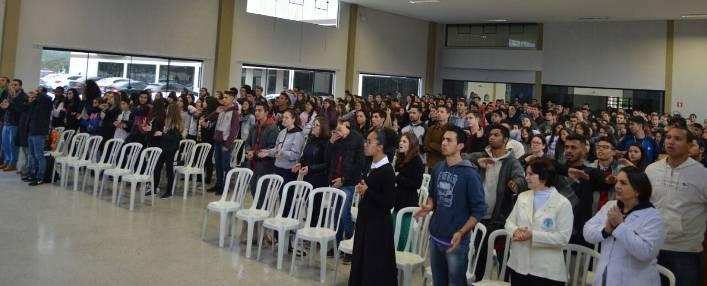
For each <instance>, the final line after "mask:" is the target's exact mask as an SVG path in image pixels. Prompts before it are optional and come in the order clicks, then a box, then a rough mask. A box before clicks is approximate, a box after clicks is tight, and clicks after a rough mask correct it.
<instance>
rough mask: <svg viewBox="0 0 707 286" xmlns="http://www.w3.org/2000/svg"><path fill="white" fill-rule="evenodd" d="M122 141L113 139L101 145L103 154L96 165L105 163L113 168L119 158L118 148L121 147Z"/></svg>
mask: <svg viewBox="0 0 707 286" xmlns="http://www.w3.org/2000/svg"><path fill="white" fill-rule="evenodd" d="M124 142H125V141H123V139H120V138H113V139H110V140H108V141H106V144H103V153H101V158H100V159H98V163H106V164H110V165H111V166H115V163H116V161H118V156H120V148H121V147H123V143H124Z"/></svg>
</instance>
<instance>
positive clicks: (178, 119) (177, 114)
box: [164, 102, 184, 134]
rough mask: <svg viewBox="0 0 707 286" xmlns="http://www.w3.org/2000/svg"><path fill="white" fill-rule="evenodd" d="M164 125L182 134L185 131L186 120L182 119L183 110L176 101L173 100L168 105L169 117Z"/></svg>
mask: <svg viewBox="0 0 707 286" xmlns="http://www.w3.org/2000/svg"><path fill="white" fill-rule="evenodd" d="M164 126H165V127H167V128H171V129H174V130H176V131H177V133H179V134H182V131H184V120H183V119H182V111H181V110H180V109H179V106H177V103H176V102H172V103H170V104H169V106H168V107H167V118H166V119H165V121H164Z"/></svg>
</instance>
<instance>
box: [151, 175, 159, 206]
mask: <svg viewBox="0 0 707 286" xmlns="http://www.w3.org/2000/svg"><path fill="white" fill-rule="evenodd" d="M154 180H155V179H152V178H151V179H150V191H152V192H151V193H152V200H151V201H150V205H151V206H153V207H154V206H155V197H156V196H157V194H155V193H156V192H157V189H156V188H155V182H154Z"/></svg>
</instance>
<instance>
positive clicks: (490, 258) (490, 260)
mask: <svg viewBox="0 0 707 286" xmlns="http://www.w3.org/2000/svg"><path fill="white" fill-rule="evenodd" d="M501 236H505V237H506V243H505V248H504V250H503V257H501V258H500V260H501V265H499V267H498V273H497V274H498V276H494V275H492V270H493V265H494V252H496V249H495V247H494V246H495V245H496V239H497V238H498V237H501ZM510 247H511V236H510V235H508V232H506V230H505V229H498V230H495V231H493V232H492V233H491V235H489V240H488V251H487V252H486V271H484V277H483V279H482V280H493V281H502V280H503V279H504V277H506V271H507V270H508V268H507V267H506V264H508V257H509V256H510V254H511V251H510Z"/></svg>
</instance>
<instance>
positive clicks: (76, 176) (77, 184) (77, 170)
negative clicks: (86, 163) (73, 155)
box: [74, 167, 81, 192]
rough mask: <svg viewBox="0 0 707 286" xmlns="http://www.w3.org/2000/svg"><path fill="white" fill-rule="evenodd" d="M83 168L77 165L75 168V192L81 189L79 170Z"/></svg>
mask: <svg viewBox="0 0 707 286" xmlns="http://www.w3.org/2000/svg"><path fill="white" fill-rule="evenodd" d="M80 170H81V168H79V167H76V168H74V192H76V191H78V190H79V183H78V182H79V171H80Z"/></svg>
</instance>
